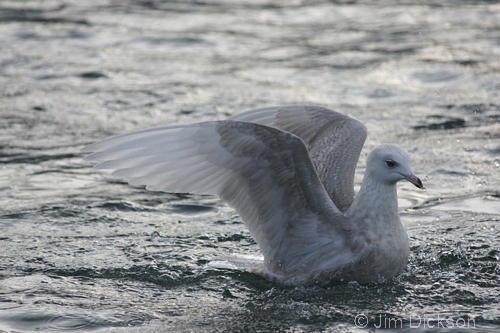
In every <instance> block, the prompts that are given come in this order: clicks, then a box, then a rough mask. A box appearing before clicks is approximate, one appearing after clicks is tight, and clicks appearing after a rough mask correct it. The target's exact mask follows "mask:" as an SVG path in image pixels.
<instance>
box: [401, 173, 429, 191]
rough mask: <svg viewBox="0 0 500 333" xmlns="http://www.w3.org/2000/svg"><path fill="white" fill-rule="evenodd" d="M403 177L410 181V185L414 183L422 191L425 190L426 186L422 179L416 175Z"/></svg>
mask: <svg viewBox="0 0 500 333" xmlns="http://www.w3.org/2000/svg"><path fill="white" fill-rule="evenodd" d="M403 177H405V179H406V180H407V181H409V182H410V183H412V184H413V185H415V186H416V187H418V188H420V189H422V190H425V187H424V184H422V181H421V180H420V178H418V177H417V176H415V175H414V174H411V175H410V176H406V175H403Z"/></svg>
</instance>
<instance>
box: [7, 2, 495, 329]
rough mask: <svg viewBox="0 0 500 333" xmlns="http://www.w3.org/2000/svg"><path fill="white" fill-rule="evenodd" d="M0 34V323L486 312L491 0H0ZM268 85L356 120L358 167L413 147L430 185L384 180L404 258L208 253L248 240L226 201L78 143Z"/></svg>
mask: <svg viewBox="0 0 500 333" xmlns="http://www.w3.org/2000/svg"><path fill="white" fill-rule="evenodd" d="M0 35H1V36H2V39H1V41H0V47H1V52H0V71H1V75H0V87H1V89H0V128H1V131H0V146H1V148H0V149H1V150H0V168H1V171H0V206H1V207H2V208H1V213H0V214H1V216H0V230H1V233H0V245H1V247H2V251H1V253H0V301H1V302H0V331H6V332H11V331H16V332H28V331H91V330H107V331H111V330H112V331H116V332H136V331H138V330H140V331H142V332H147V331H151V332H153V331H231V332H237V331H240V332H248V331H294V332H300V331H321V330H323V331H332V332H334V331H335V332H337V331H341V332H350V331H359V330H361V329H358V328H356V326H355V320H358V325H359V326H363V325H364V324H366V325H367V326H366V327H367V328H370V329H372V330H374V329H375V326H380V320H381V319H382V324H383V325H382V327H381V328H386V329H388V328H389V326H390V327H394V325H398V326H397V327H398V328H399V327H400V326H399V325H402V326H403V327H404V328H403V329H402V330H404V331H407V332H412V331H414V330H415V329H416V328H415V327H416V326H417V323H420V327H419V329H420V331H432V332H438V331H449V332H460V331H469V330H471V329H472V328H473V326H472V325H473V324H474V325H475V331H478V332H496V331H498V330H499V329H500V306H499V303H500V296H499V294H500V278H499V276H500V275H499V273H500V266H499V258H500V236H499V228H500V225H499V221H500V191H499V188H500V94H498V91H499V89H500V72H499V69H500V60H499V59H500V37H499V36H500V5H499V4H498V3H497V2H496V1H459V0H456V1H441V0H439V1H438V0H435V1H432V0H431V1H426V2H425V4H422V2H418V1H391V0H384V1H378V2H376V3H375V2H369V1H358V2H356V1H320V0H318V1H291V2H284V1H283V2H272V1H269V0H260V1H250V0H248V1H229V0H227V1H224V0H219V1H210V2H200V1H156V0H153V1H140V0H128V1H107V2H105V1H97V0H96V1H57V0H53V1H52V0H48V1H35V0H33V1H7V0H5V1H2V2H1V3H0ZM280 104H316V105H323V106H328V107H331V108H333V109H336V110H339V111H341V112H344V113H346V114H349V115H352V116H354V117H356V118H358V119H360V120H361V121H362V122H363V123H365V124H366V126H367V127H368V129H369V140H368V141H367V143H366V147H365V149H364V150H363V152H362V157H361V160H360V163H359V168H358V171H357V175H356V180H357V185H359V182H360V181H361V176H362V173H363V171H364V170H363V168H364V162H365V157H366V153H367V151H368V150H369V149H370V148H372V147H373V146H375V145H377V144H380V143H384V142H394V143H398V144H399V145H401V146H403V147H404V148H406V149H407V150H409V151H410V152H411V153H412V155H413V169H414V172H415V173H416V174H417V175H419V176H421V178H422V179H423V181H424V184H425V186H426V187H427V191H420V190H418V189H416V188H414V187H412V186H411V184H408V183H406V184H400V185H399V194H400V209H401V215H402V220H403V222H404V224H405V226H406V228H407V230H408V234H409V237H410V242H411V260H410V263H409V265H408V267H407V269H406V271H405V272H404V273H403V274H402V275H401V276H400V277H398V278H396V279H395V280H394V281H390V282H388V283H387V284H385V285H367V286H360V285H357V284H347V285H339V286H334V285H332V286H327V287H316V286H308V287H300V288H281V287H276V286H273V285H272V284H271V283H269V282H267V281H266V280H264V279H262V278H260V277H258V276H255V275H252V274H248V273H241V272H235V271H230V270H223V269H216V268H212V267H209V266H207V263H208V262H209V260H210V258H212V257H214V256H217V255H221V254H228V253H242V254H255V253H256V252H257V250H258V249H257V246H256V244H255V243H254V242H253V241H252V239H251V238H250V236H249V233H248V232H247V231H246V230H245V228H244V226H243V225H242V223H241V220H240V219H239V217H238V216H237V215H236V214H235V213H234V211H233V210H231V209H230V208H228V207H227V206H225V205H224V203H222V202H221V201H219V200H218V199H217V198H213V197H209V196H188V195H172V194H162V193H150V192H146V191H144V190H142V189H139V188H132V187H129V186H127V185H126V184H124V183H123V182H121V181H119V180H116V179H114V178H112V177H111V176H110V175H109V173H106V172H97V171H94V170H92V169H91V168H90V167H89V166H88V165H86V164H84V163H83V162H82V158H81V156H80V154H79V148H80V147H82V146H83V145H85V144H88V143H91V142H93V141H95V140H97V139H101V138H104V137H106V136H108V135H112V134H117V133H122V132H125V131H128V130H132V129H138V128H144V127H148V126H154V125H160V124H173V123H189V122H198V121H205V120H214V119H223V118H225V117H226V116H227V115H230V114H232V113H234V112H237V111H241V110H245V109H248V108H253V107H261V106H268V105H280ZM363 315H366V316H367V317H366V318H365V317H363ZM438 315H439V316H440V318H442V317H443V316H444V317H446V316H448V317H447V318H448V319H449V320H451V323H452V324H454V327H450V325H449V322H446V325H447V326H448V328H446V327H443V326H442V325H441V326H438V322H437V321H429V318H431V317H432V318H436V319H437V316H438ZM424 317H426V318H427V321H425V323H426V324H429V323H430V324H431V325H433V324H434V325H436V327H434V328H430V327H428V325H426V327H424V320H423V318H424ZM419 318H420V321H418V319H419ZM366 319H367V320H369V321H368V322H366ZM410 321H411V322H410ZM441 324H443V323H441ZM457 324H458V326H464V325H465V328H464V329H457V327H456V325H457ZM384 325H385V326H384ZM391 325H392V326H391ZM466 325H469V326H466ZM467 327H469V329H467Z"/></svg>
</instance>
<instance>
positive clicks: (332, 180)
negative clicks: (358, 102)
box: [229, 105, 367, 212]
mask: <svg viewBox="0 0 500 333" xmlns="http://www.w3.org/2000/svg"><path fill="white" fill-rule="evenodd" d="M229 119H233V120H239V121H247V122H252V123H257V124H262V125H266V126H271V127H276V128H279V129H281V130H283V131H287V132H290V133H293V134H295V135H296V136H298V137H299V138H301V139H302V140H304V142H305V144H306V145H307V147H308V149H309V154H310V156H311V159H312V161H313V163H314V166H315V167H316V170H317V172H318V176H319V178H320V179H321V182H322V183H323V185H324V186H325V188H326V191H327V192H328V194H329V196H330V198H331V199H332V201H333V202H334V203H335V205H336V206H337V207H338V208H339V209H340V210H341V211H342V212H345V211H347V209H348V208H349V207H350V206H351V204H352V202H353V200H354V173H355V171H356V164H357V162H358V159H359V154H360V153H361V149H362V148H363V144H364V143H365V140H366V135H367V131H366V127H365V126H364V125H363V124H362V123H361V122H359V121H358V120H356V119H353V118H351V117H348V116H346V115H343V114H341V113H338V112H335V111H332V110H329V109H326V108H322V107H318V106H307V105H300V106H275V107H267V108H262V109H254V110H249V111H245V112H242V113H239V114H236V115H234V116H232V117H231V118H229Z"/></svg>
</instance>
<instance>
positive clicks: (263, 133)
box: [82, 106, 423, 285]
mask: <svg viewBox="0 0 500 333" xmlns="http://www.w3.org/2000/svg"><path fill="white" fill-rule="evenodd" d="M366 135H367V131H366V128H365V126H363V124H361V123H360V122H359V121H357V120H355V119H353V118H351V117H348V116H346V115H343V114H340V113H338V112H335V111H332V110H328V109H325V108H322V107H316V106H282V107H268V108H262V109H256V110H250V111H246V112H243V113H240V114H237V115H235V116H233V117H231V118H229V119H228V120H223V121H212V122H204V123H198V124H190V125H176V126H163V127H155V128H148V129H144V130H139V131H135V132H131V133H126V134H123V135H118V136H114V137H110V138H108V139H105V140H102V141H100V142H97V143H94V144H91V145H89V146H86V147H84V148H83V149H82V151H83V152H86V153H87V152H88V153H91V154H90V155H88V156H87V157H86V160H89V161H95V162H98V164H97V165H96V166H95V168H97V169H113V170H115V171H114V172H113V175H115V176H117V177H121V178H124V179H126V180H127V181H128V182H129V184H131V185H145V186H146V189H148V190H152V191H164V192H180V193H198V194H212V195H217V196H219V197H220V198H222V199H223V200H224V201H226V202H227V203H228V204H229V205H230V206H231V207H233V208H234V209H235V210H236V211H237V212H238V213H239V215H240V216H241V219H242V220H243V222H244V223H245V225H246V227H247V228H248V229H249V230H250V234H251V235H252V237H253V238H254V240H255V241H256V242H257V244H258V245H259V248H260V250H261V251H262V254H263V256H264V260H262V261H256V260H248V261H245V259H241V258H240V259H238V260H237V261H235V264H236V265H237V266H240V267H243V268H245V269H247V270H250V271H252V272H255V273H258V274H261V275H262V276H264V277H265V278H267V279H269V280H272V281H274V282H276V283H279V284H283V285H297V284H302V283H308V282H312V281H357V282H359V283H369V282H377V281H384V280H386V279H390V278H392V277H394V276H396V275H398V274H399V273H401V271H402V270H403V269H404V268H405V266H406V262H407V259H408V254H409V243H408V236H407V234H406V231H405V228H404V226H403V225H402V224H401V221H400V219H399V212H398V201H397V187H396V183H397V182H398V181H400V180H403V179H406V180H408V181H410V182H411V183H413V184H414V185H415V186H417V187H419V188H423V185H422V182H421V181H420V179H418V178H417V177H416V176H415V175H414V174H413V173H412V170H411V167H410V156H409V154H408V153H407V152H406V151H404V150H403V149H401V148H399V147H398V146H396V145H392V144H385V145H381V146H378V147H376V148H374V149H373V150H372V151H371V152H370V153H369V155H368V158H367V161H366V172H365V175H364V178H363V182H362V186H361V189H360V190H359V193H358V194H357V195H356V196H355V194H354V186H353V184H354V173H355V168H356V164H357V161H358V159H359V154H360V152H361V149H362V147H363V144H364V142H365V139H366Z"/></svg>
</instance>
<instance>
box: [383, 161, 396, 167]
mask: <svg viewBox="0 0 500 333" xmlns="http://www.w3.org/2000/svg"><path fill="white" fill-rule="evenodd" d="M385 164H387V166H388V167H389V168H394V167H395V166H396V162H394V161H393V160H387V161H385Z"/></svg>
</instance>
